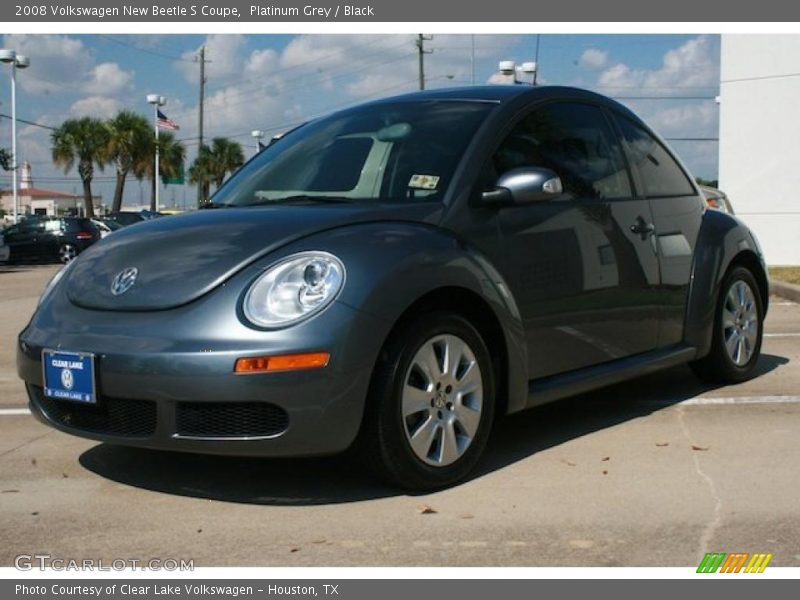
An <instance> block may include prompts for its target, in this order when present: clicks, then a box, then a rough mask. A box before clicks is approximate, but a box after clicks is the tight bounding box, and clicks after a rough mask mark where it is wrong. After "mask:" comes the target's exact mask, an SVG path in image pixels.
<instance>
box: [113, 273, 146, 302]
mask: <svg viewBox="0 0 800 600" xmlns="http://www.w3.org/2000/svg"><path fill="white" fill-rule="evenodd" d="M137 275H139V269H137V268H136V267H128V268H127V269H123V270H122V271H120V272H119V273H117V274H116V276H115V277H114V280H113V281H112V282H111V293H112V294H114V295H115V296H121V295H122V294H124V293H125V292H127V291H128V290H129V289H131V288H132V287H133V284H134V283H136V276H137Z"/></svg>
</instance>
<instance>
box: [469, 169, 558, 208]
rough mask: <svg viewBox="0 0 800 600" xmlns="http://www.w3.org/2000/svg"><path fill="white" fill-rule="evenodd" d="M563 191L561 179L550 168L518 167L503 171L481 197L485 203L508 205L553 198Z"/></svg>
mask: <svg viewBox="0 0 800 600" xmlns="http://www.w3.org/2000/svg"><path fill="white" fill-rule="evenodd" d="M563 192H564V186H563V185H562V184H561V179H560V178H559V176H558V175H556V174H555V173H554V172H553V171H551V170H550V169H545V168H542V167H520V168H517V169H511V170H510V171H506V172H505V173H503V174H502V175H501V176H500V178H499V179H498V180H497V183H496V184H495V187H494V188H492V189H491V190H487V191H485V192H483V196H482V197H483V201H484V202H485V203H487V204H494V205H497V206H509V205H521V204H531V203H533V202H541V201H544V200H553V199H554V198H557V197H558V196H560V195H561V194H562V193H563Z"/></svg>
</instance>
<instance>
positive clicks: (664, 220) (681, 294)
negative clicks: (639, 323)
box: [614, 114, 704, 347]
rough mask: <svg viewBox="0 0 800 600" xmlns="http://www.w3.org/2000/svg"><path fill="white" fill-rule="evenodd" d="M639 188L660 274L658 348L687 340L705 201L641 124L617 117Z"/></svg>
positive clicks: (672, 158)
mask: <svg viewBox="0 0 800 600" xmlns="http://www.w3.org/2000/svg"><path fill="white" fill-rule="evenodd" d="M614 118H615V119H616V122H617V123H618V125H619V127H620V131H621V132H622V136H623V138H624V148H625V152H626V154H627V156H628V160H629V162H630V164H631V166H632V168H633V171H634V176H635V178H636V179H637V185H638V187H639V189H641V190H642V194H643V195H644V196H645V197H646V198H647V199H648V202H649V204H650V210H651V211H652V214H653V223H654V225H655V236H654V238H653V239H654V241H655V242H656V245H657V248H658V258H659V263H660V269H661V278H660V279H661V283H660V289H659V292H660V293H659V298H660V299H661V303H662V309H661V326H660V330H659V336H658V345H659V347H666V346H671V345H674V344H678V343H680V342H681V341H682V340H683V337H684V336H683V328H684V321H685V312H686V302H687V299H688V295H689V283H690V281H691V277H692V257H693V256H694V248H695V245H696V243H697V236H698V234H699V231H700V223H701V221H702V212H703V209H704V208H703V202H702V199H700V198H699V197H698V191H697V189H696V188H695V185H694V184H693V183H692V180H691V178H690V177H689V175H688V174H687V173H686V171H685V170H684V169H683V167H682V166H681V165H680V163H679V162H678V161H677V160H676V159H675V158H674V157H673V156H672V154H671V153H670V152H669V150H668V149H667V148H666V146H664V144H662V143H661V142H660V141H659V140H658V139H657V138H656V137H655V136H654V135H652V134H651V133H650V132H649V131H647V130H646V129H645V128H643V127H642V126H641V125H640V124H638V123H635V122H634V121H632V120H630V119H628V118H626V117H624V116H622V115H617V114H615V115H614Z"/></svg>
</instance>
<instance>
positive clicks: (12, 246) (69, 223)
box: [3, 217, 100, 264]
mask: <svg viewBox="0 0 800 600" xmlns="http://www.w3.org/2000/svg"><path fill="white" fill-rule="evenodd" d="M3 239H4V240H5V244H6V245H7V246H8V247H9V250H10V256H9V259H8V260H9V262H16V261H20V260H58V261H60V262H62V263H64V264H66V263H68V262H70V261H71V260H72V259H74V258H75V257H76V256H78V254H80V253H81V252H83V251H84V250H86V249H87V248H88V247H89V246H91V245H92V244H94V243H95V242H96V241H98V240H99V239H100V230H99V229H98V228H97V226H96V225H95V224H94V223H92V221H91V219H84V218H81V217H62V218H53V217H28V218H26V219H22V220H21V221H20V222H19V223H18V224H16V225H12V226H11V227H8V228H6V229H4V230H3Z"/></svg>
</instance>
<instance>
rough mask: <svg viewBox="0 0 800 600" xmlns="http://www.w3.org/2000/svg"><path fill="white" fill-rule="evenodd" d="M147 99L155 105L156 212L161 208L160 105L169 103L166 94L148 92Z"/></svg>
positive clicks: (154, 180)
mask: <svg viewBox="0 0 800 600" xmlns="http://www.w3.org/2000/svg"><path fill="white" fill-rule="evenodd" d="M147 101H148V102H149V103H150V104H152V105H153V129H154V130H155V136H156V156H155V170H154V171H153V185H154V187H155V200H156V202H155V208H156V212H158V209H159V189H158V188H159V185H158V177H159V175H160V170H159V166H160V165H159V148H158V107H159V106H164V105H165V104H166V103H167V99H166V98H164V96H159V95H158V94H148V95H147Z"/></svg>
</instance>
